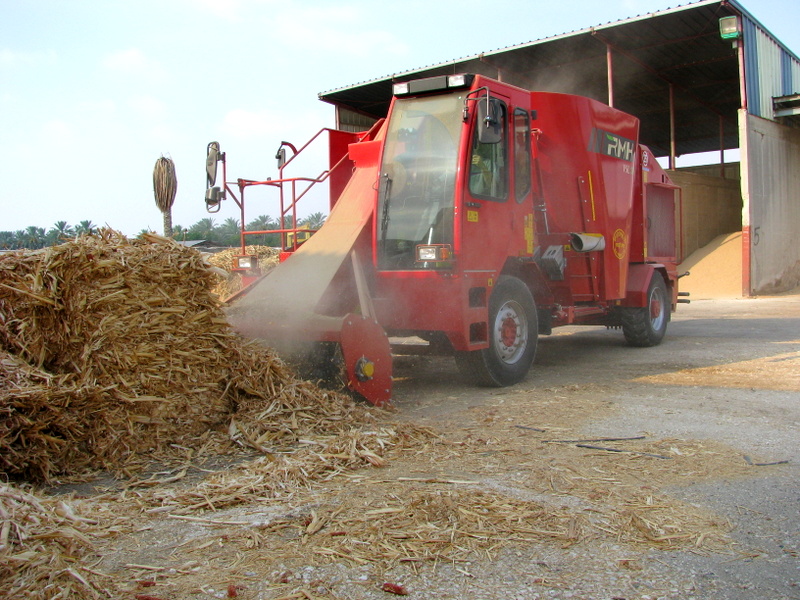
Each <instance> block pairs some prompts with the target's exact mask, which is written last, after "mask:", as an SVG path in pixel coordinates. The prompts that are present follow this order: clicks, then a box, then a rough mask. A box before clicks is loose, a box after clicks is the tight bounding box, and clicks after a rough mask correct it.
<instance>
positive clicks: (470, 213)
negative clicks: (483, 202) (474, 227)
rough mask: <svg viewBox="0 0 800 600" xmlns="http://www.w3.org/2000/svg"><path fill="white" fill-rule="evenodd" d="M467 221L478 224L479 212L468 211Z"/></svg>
mask: <svg viewBox="0 0 800 600" xmlns="http://www.w3.org/2000/svg"><path fill="white" fill-rule="evenodd" d="M467 221H469V222H470V223H477V222H478V211H477V210H468V211H467Z"/></svg>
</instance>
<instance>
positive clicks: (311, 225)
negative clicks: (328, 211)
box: [301, 212, 327, 230]
mask: <svg viewBox="0 0 800 600" xmlns="http://www.w3.org/2000/svg"><path fill="white" fill-rule="evenodd" d="M326 218H327V215H324V214H322V213H321V212H315V213H311V214H310V215H308V216H307V217H306V218H305V219H303V220H302V221H301V223H302V225H303V227H305V228H306V229H314V230H317V229H319V228H320V227H322V225H323V223H325V219H326Z"/></svg>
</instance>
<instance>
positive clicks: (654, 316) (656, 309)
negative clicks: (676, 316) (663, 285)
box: [650, 288, 667, 331]
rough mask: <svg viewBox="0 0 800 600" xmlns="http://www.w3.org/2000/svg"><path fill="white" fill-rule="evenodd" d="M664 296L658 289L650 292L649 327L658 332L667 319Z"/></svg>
mask: <svg viewBox="0 0 800 600" xmlns="http://www.w3.org/2000/svg"><path fill="white" fill-rule="evenodd" d="M665 308H666V306H665V302H664V295H663V294H662V293H661V290H659V289H658V288H656V289H654V290H653V291H652V292H650V325H651V326H652V328H653V330H654V331H659V330H660V329H661V328H662V327H663V326H664V321H665V319H666V318H667V311H666V310H665Z"/></svg>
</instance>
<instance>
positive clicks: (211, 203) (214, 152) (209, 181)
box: [206, 142, 225, 212]
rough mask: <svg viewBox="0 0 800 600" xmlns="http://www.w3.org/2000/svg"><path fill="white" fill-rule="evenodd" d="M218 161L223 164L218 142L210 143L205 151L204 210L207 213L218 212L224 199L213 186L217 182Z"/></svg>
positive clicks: (219, 191) (222, 155)
mask: <svg viewBox="0 0 800 600" xmlns="http://www.w3.org/2000/svg"><path fill="white" fill-rule="evenodd" d="M219 161H222V162H223V163H224V162H225V153H223V152H220V151H219V142H211V143H210V144H209V145H208V148H207V149H206V210H207V211H208V212H218V211H219V209H220V203H221V202H222V201H223V200H224V199H225V192H224V191H222V190H221V189H220V188H219V187H217V186H215V185H214V184H215V183H216V182H217V163H218V162H219ZM223 173H224V171H223ZM223 176H224V175H223ZM224 183H225V182H223V184H224Z"/></svg>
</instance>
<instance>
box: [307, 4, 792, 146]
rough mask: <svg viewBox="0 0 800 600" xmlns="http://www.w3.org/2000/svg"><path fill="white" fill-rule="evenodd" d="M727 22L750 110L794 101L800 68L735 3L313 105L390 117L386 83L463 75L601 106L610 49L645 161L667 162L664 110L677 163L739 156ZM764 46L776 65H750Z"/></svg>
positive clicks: (493, 55) (575, 37)
mask: <svg viewBox="0 0 800 600" xmlns="http://www.w3.org/2000/svg"><path fill="white" fill-rule="evenodd" d="M727 16H738V17H739V18H740V20H741V22H742V23H743V25H744V27H743V29H744V32H743V33H744V44H745V46H744V47H745V49H746V50H747V48H748V45H749V47H751V48H752V50H751V51H748V52H746V56H747V57H748V59H749V60H750V62H751V63H752V64H751V65H750V69H746V70H745V73H746V74H747V89H748V96H753V104H754V105H755V103H756V101H757V100H760V97H761V96H763V95H764V94H760V95H759V96H756V94H757V92H758V91H759V89H760V88H765V89H766V88H769V89H772V88H776V89H778V90H782V92H779V93H775V94H774V96H776V97H778V96H783V97H792V96H794V95H797V94H798V93H800V59H798V57H797V56H796V55H795V54H794V53H792V52H791V51H790V50H789V49H788V48H787V47H786V46H785V45H784V44H782V43H781V42H780V41H778V40H777V39H775V38H774V36H772V35H771V34H770V33H769V32H768V31H767V30H766V28H764V27H763V26H762V25H761V24H760V23H759V22H758V21H757V20H756V19H755V18H754V17H753V16H752V15H751V14H750V13H749V12H747V11H746V10H745V9H744V8H743V7H742V6H741V5H740V4H739V3H738V2H735V1H733V0H703V1H700V2H695V3H693V4H688V5H685V6H679V7H676V8H671V9H667V10H662V11H659V12H654V13H647V14H644V15H639V16H637V17H633V18H629V19H624V20H621V21H616V22H612V23H607V24H604V25H597V26H595V27H588V28H586V29H581V30H577V31H572V32H569V33H563V34H560V35H555V36H552V37H548V38H544V39H540V40H536V41H531V42H527V43H523V44H517V45H514V46H508V47H506V48H500V49H497V50H492V51H489V52H481V53H479V54H475V55H472V56H467V57H463V58H458V59H454V60H451V61H447V62H444V63H440V64H436V65H431V66H427V67H422V68H417V69H412V70H409V71H404V72H401V73H394V74H392V75H387V76H385V77H381V78H378V79H374V80H371V81H366V82H362V83H358V84H355V85H350V86H347V87H342V88H339V89H335V90H331V91H328V92H323V93H321V94H320V99H322V100H324V101H326V102H329V103H331V104H334V105H336V106H337V107H339V108H340V109H343V110H346V111H351V112H355V113H359V114H362V115H365V116H367V117H372V118H379V117H382V116H384V115H385V114H386V113H387V111H388V107H389V102H390V100H391V87H392V82H393V81H403V80H407V79H415V78H418V77H428V76H432V75H439V74H446V73H462V72H469V73H480V74H484V75H487V76H490V77H494V78H499V79H501V80H502V81H505V82H507V83H511V84H514V85H518V86H520V87H524V88H527V89H535V90H542V91H557V92H565V93H573V94H580V95H584V96H589V97H591V98H595V99H597V100H600V101H603V102H609V85H608V67H607V65H608V54H609V49H610V55H611V69H612V72H613V79H612V80H613V85H612V89H613V105H614V106H615V107H617V108H619V109H621V110H624V111H626V112H628V113H631V114H633V115H636V116H637V117H639V119H640V120H641V141H642V142H643V143H645V144H647V145H648V146H650V148H651V149H652V150H653V152H655V153H656V154H657V155H662V156H663V155H667V154H669V148H670V139H671V137H670V131H671V121H670V112H671V111H670V105H671V103H672V106H673V110H674V115H675V140H676V154H677V155H681V154H688V153H695V152H705V151H711V150H719V149H720V146H721V142H722V145H723V146H724V147H725V148H737V147H738V146H739V141H738V122H737V118H738V117H737V110H738V109H739V108H740V106H741V95H740V77H739V73H740V70H739V57H738V54H737V50H736V49H735V48H734V47H733V44H732V43H731V41H730V40H723V39H722V38H721V36H720V25H719V20H720V18H722V17H727ZM764 39H766V40H767V41H768V42H769V44H768V45H769V46H770V47H771V49H774V50H775V52H777V55H776V56H772V55H773V54H775V52H771V54H770V56H767V53H766V52H762V55H763V56H758V54H757V52H756V48H757V47H761V46H763V45H764ZM762 63H763V64H762ZM764 77H769V78H772V79H774V78H776V77H777V78H779V79H780V81H774V82H773V81H770V82H767V83H766V84H765V83H763V82H762V81H761V80H760V79H759V78H761V79H763V78H764ZM770 86H771V87H770ZM764 104H767V102H758V106H757V107H756V108H757V110H756V111H755V114H760V116H765V117H766V118H773V116H774V114H773V112H772V110H773V107H772V106H762V105H764ZM780 108H784V105H783V104H781V105H780ZM777 109H778V107H776V110H777ZM750 112H754V111H753V110H750ZM775 114H778V113H775ZM782 114H785V113H782ZM781 118H782V119H784V120H787V121H788V122H790V124H794V125H798V124H800V115H797V114H794V113H791V114H788V115H785V116H783V117H781Z"/></svg>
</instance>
